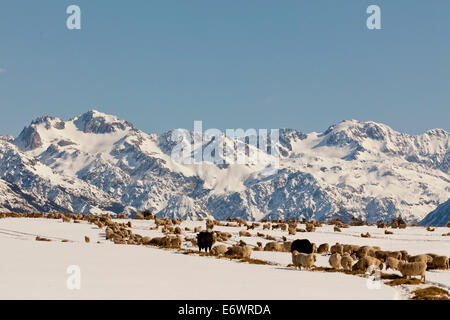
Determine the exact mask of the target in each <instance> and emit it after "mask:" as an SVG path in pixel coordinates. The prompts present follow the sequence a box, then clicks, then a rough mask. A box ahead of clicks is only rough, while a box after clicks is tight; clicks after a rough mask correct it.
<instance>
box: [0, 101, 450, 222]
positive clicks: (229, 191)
mask: <svg viewBox="0 0 450 320" xmlns="http://www.w3.org/2000/svg"><path fill="white" fill-rule="evenodd" d="M172 133H173V131H169V132H167V133H164V134H161V135H158V134H147V133H145V132H142V131H140V130H138V129H136V128H135V127H134V126H133V125H132V124H130V123H128V122H126V121H123V120H120V119H118V118H117V117H115V116H111V115H106V114H103V113H100V112H98V111H95V110H93V111H89V112H87V113H85V114H83V115H80V116H77V117H75V118H73V119H70V120H68V121H64V120H62V119H59V118H55V117H48V116H47V117H41V118H39V119H36V120H34V121H32V123H31V124H30V125H29V126H28V127H26V128H24V130H23V131H22V133H21V134H20V135H19V136H18V137H17V138H15V139H14V138H12V137H9V136H0V210H16V211H17V210H18V211H74V212H81V213H88V212H93V213H99V212H112V213H126V214H129V215H133V214H135V213H136V212H138V211H141V210H144V209H150V210H152V211H153V212H155V213H157V214H158V215H161V216H170V217H187V218H194V217H216V218H220V219H223V218H226V217H228V216H231V217H242V218H245V219H248V220H259V219H263V218H265V217H271V218H275V217H302V216H303V217H306V218H316V219H326V218H328V217H331V216H339V217H341V218H343V219H349V218H350V217H351V216H356V217H360V218H367V219H368V220H369V221H371V222H374V221H376V220H378V219H383V220H389V219H390V217H393V216H398V215H401V216H402V217H403V218H404V219H406V220H408V221H411V222H413V221H414V222H415V221H419V220H421V219H422V218H423V217H424V216H426V214H427V213H429V212H430V211H432V210H433V209H435V208H436V206H437V205H438V204H439V203H442V202H445V201H446V200H447V199H448V198H450V174H449V171H450V166H449V164H450V152H449V150H450V149H449V141H450V137H449V133H448V132H446V131H444V130H441V129H434V130H430V131H427V132H426V133H424V134H421V135H417V136H412V135H408V134H404V133H399V132H397V131H394V130H393V129H391V128H389V127H388V126H386V125H383V124H378V123H375V122H358V121H356V120H351V121H343V122H340V123H338V124H335V125H333V126H331V127H330V128H328V129H327V130H326V131H325V132H321V133H316V132H313V133H309V134H304V133H302V132H300V131H298V130H294V129H282V130H280V137H279V143H278V147H279V150H280V154H281V158H280V169H279V170H278V172H276V173H275V174H271V175H269V176H267V175H266V174H262V172H263V170H264V168H265V167H266V163H263V164H261V163H256V164H246V165H240V164H214V163H202V164H179V163H175V162H173V161H172V159H171V156H170V155H171V152H172V149H173V148H174V146H175V145H176V143H175V142H173V141H171V139H170V138H171V135H172ZM190 134H191V135H193V134H194V133H192V132H191V133H190ZM212 143H214V138H211V137H210V136H207V137H205V138H204V140H203V142H202V143H201V144H200V145H197V146H195V149H194V150H193V154H195V153H196V152H201V151H202V150H205V149H206V148H207V147H208V146H210V145H211V144H212ZM248 148H251V147H249V146H247V149H246V151H245V152H248ZM256 152H259V153H262V154H263V155H262V157H263V158H264V157H266V158H267V159H269V160H270V157H271V155H270V154H267V153H265V152H263V151H261V150H259V149H258V150H257V151H256ZM12 204H14V205H12ZM2 208H3V209H2Z"/></svg>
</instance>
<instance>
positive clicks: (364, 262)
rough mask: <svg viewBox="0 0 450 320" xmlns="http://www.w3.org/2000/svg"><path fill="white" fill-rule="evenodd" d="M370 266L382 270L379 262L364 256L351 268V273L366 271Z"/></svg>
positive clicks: (381, 264)
mask: <svg viewBox="0 0 450 320" xmlns="http://www.w3.org/2000/svg"><path fill="white" fill-rule="evenodd" d="M370 266H374V267H378V268H379V269H380V270H381V269H383V263H382V262H381V260H378V259H377V258H374V257H371V256H365V257H362V258H360V259H359V260H358V261H357V262H356V263H355V264H354V265H353V267H352V270H353V271H357V270H360V271H366V270H367V268H369V267H370Z"/></svg>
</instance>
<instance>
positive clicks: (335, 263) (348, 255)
mask: <svg viewBox="0 0 450 320" xmlns="http://www.w3.org/2000/svg"><path fill="white" fill-rule="evenodd" d="M7 217H16V218H17V217H28V218H48V219H61V220H62V221H63V222H71V221H73V222H74V223H80V221H81V220H84V221H87V222H89V223H92V224H95V225H96V226H97V227H98V228H99V229H102V228H105V238H106V240H110V241H113V242H114V243H115V244H128V245H153V246H158V247H165V248H181V246H182V244H183V241H184V242H185V243H191V245H194V246H198V248H199V250H200V251H201V250H203V249H204V250H205V251H207V252H209V253H210V254H211V255H215V256H222V255H224V256H231V257H238V258H250V256H251V253H252V251H279V252H290V253H291V255H292V264H293V266H294V267H296V268H300V269H301V268H305V269H307V270H311V269H312V268H313V267H314V266H315V263H316V261H317V258H316V255H318V254H319V255H329V259H328V262H329V264H330V266H331V267H332V268H333V269H343V270H346V271H356V272H359V271H361V272H366V271H367V270H369V269H371V268H372V269H373V268H379V269H380V270H382V269H383V267H385V268H386V270H387V269H392V270H397V271H399V272H400V273H401V274H402V276H403V277H406V278H408V277H409V278H410V277H412V276H419V277H420V279H421V280H422V281H425V275H426V270H427V269H449V258H448V257H447V256H442V255H436V254H432V253H427V254H420V255H415V256H410V255H409V254H408V252H407V251H406V250H401V251H384V250H382V249H381V248H380V247H377V246H358V245H352V244H341V243H336V244H334V245H332V246H330V245H329V244H328V243H323V244H320V245H319V246H318V247H317V246H316V244H314V243H311V242H310V241H309V240H307V239H297V240H295V241H292V242H291V241H287V239H286V237H284V236H283V237H282V240H283V241H282V242H280V241H277V239H276V238H275V237H273V236H271V235H268V234H264V233H260V232H257V234H256V236H257V237H261V238H264V239H265V240H269V242H267V243H266V244H265V246H264V247H263V245H262V242H258V243H257V246H255V247H251V246H249V245H247V244H246V243H245V241H243V240H242V239H241V240H240V241H239V242H238V243H236V244H234V245H232V246H227V245H225V244H217V245H216V246H214V244H215V243H216V242H227V241H229V240H230V239H231V238H232V234H231V233H228V232H221V231H217V230H214V226H228V227H246V228H247V231H245V230H241V231H239V236H240V237H250V236H252V234H251V233H250V232H249V230H254V229H258V228H260V229H262V231H264V230H270V229H272V230H275V229H279V230H281V231H286V232H287V233H288V234H289V235H295V234H296V233H297V232H314V231H315V230H316V227H320V226H322V223H320V222H317V221H310V222H305V221H303V223H305V228H304V229H302V228H298V222H297V221H296V220H289V221H281V220H273V221H271V222H269V221H262V222H261V223H258V222H253V223H248V222H246V221H244V220H242V219H239V218H228V219H227V220H226V221H225V222H223V221H218V220H206V230H203V228H202V227H201V226H198V227H195V228H193V229H190V228H188V227H185V228H184V230H182V228H181V226H180V225H181V223H182V222H183V220H181V219H167V218H157V217H154V216H153V215H152V214H150V213H148V212H147V213H146V212H144V213H143V214H138V215H136V216H135V218H134V219H137V220H154V222H155V224H154V226H153V227H150V229H152V230H159V228H161V231H162V232H163V233H164V237H154V238H150V237H143V236H141V235H139V234H134V233H133V232H132V231H131V221H128V222H127V223H119V222H117V221H114V220H113V219H112V218H111V217H110V216H109V215H101V216H96V215H78V214H62V213H52V214H48V215H44V214H42V213H34V214H20V213H8V214H5V213H3V214H0V218H7ZM116 218H119V219H125V218H126V217H125V216H123V215H118V216H117V217H116ZM329 224H334V231H335V232H340V231H341V228H348V227H349V226H348V225H345V224H343V223H342V222H339V221H337V222H336V221H334V222H330V223H329ZM378 227H380V225H379V226H378ZM381 227H384V226H381ZM405 227H406V225H405V226H402V227H401V228H405ZM213 230H214V231H213ZM184 232H191V233H194V234H196V235H197V236H196V237H195V238H189V237H187V236H186V237H184V239H183V237H182V235H183V233H184ZM361 236H362V237H366V238H367V237H371V236H370V234H368V233H367V234H361ZM36 240H38V241H49V239H45V238H42V237H39V236H37V237H36ZM85 241H86V242H89V241H90V239H89V238H87V237H86V238H85Z"/></svg>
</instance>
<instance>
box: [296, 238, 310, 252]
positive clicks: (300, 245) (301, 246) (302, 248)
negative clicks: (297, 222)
mask: <svg viewBox="0 0 450 320" xmlns="http://www.w3.org/2000/svg"><path fill="white" fill-rule="evenodd" d="M294 250H297V251H298V252H300V253H308V254H309V253H313V252H314V246H313V244H312V243H311V242H309V240H308V239H297V240H294V241H293V242H292V245H291V252H294Z"/></svg>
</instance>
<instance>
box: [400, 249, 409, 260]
mask: <svg viewBox="0 0 450 320" xmlns="http://www.w3.org/2000/svg"><path fill="white" fill-rule="evenodd" d="M400 252H401V253H402V260H404V261H408V259H409V254H408V251H406V250H401V251H400Z"/></svg>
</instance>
